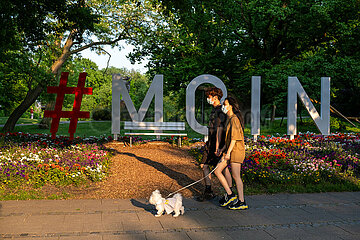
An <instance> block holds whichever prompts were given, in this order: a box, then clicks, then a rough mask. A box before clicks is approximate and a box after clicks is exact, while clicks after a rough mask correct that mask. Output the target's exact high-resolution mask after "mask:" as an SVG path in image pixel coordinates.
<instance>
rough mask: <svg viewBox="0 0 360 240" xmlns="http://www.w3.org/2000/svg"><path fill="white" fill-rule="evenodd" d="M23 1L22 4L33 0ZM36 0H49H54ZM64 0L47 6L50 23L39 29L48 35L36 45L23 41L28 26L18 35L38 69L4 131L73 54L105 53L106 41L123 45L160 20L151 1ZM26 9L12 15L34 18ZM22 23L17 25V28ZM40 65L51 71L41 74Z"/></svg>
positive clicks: (17, 17) (43, 2) (38, 40)
mask: <svg viewBox="0 0 360 240" xmlns="http://www.w3.org/2000/svg"><path fill="white" fill-rule="evenodd" d="M20 2H21V3H20V5H21V4H25V3H28V2H29V1H25V0H22V1H20ZM35 2H37V3H39V4H40V3H41V4H47V3H48V2H51V1H35ZM63 4H64V5H65V7H62V8H61V11H60V12H59V13H54V12H52V11H51V10H46V9H47V8H44V9H45V10H44V11H45V12H42V15H41V16H43V15H45V16H46V18H45V23H46V24H44V25H39V26H40V29H38V31H36V32H44V33H45V38H44V39H36V41H35V42H36V45H35V44H32V46H33V47H32V48H29V45H28V42H23V41H25V40H26V38H24V37H23V33H24V34H25V33H26V31H25V30H26V29H27V28H26V26H25V27H24V29H23V32H20V33H19V34H18V35H16V38H19V39H20V41H19V42H21V43H22V45H21V48H22V49H21V50H20V51H23V50H24V52H25V53H26V54H29V55H30V56H31V57H30V58H29V60H30V61H31V63H29V64H30V65H31V67H32V69H34V70H36V72H32V73H31V75H32V77H31V81H30V82H28V84H27V87H28V89H27V94H26V96H25V98H24V99H23V101H22V102H21V103H20V104H19V106H18V107H17V108H16V109H15V110H14V111H13V112H12V114H11V115H10V117H9V118H8V121H7V122H6V124H5V126H4V128H3V131H11V130H13V128H14V126H15V124H16V122H17V120H18V119H19V118H20V117H21V115H22V114H23V113H24V112H25V111H26V110H27V109H28V108H29V106H31V104H33V103H34V101H35V100H36V99H37V98H38V97H39V95H40V94H41V93H42V92H43V90H44V89H45V87H46V86H47V85H48V84H54V83H55V82H56V81H55V77H56V76H59V74H60V72H61V69H62V67H65V66H66V61H67V60H69V59H71V57H72V56H75V55H76V54H78V53H80V52H81V51H83V50H85V49H88V48H90V49H92V50H95V51H97V52H99V53H101V52H103V53H104V52H105V51H104V50H103V49H102V48H101V46H103V45H111V46H113V47H120V46H118V42H119V41H120V40H123V39H133V38H135V37H136V36H137V34H144V32H146V31H147V29H149V28H151V27H153V21H155V20H156V19H155V20H154V18H153V16H155V15H156V14H155V12H154V7H153V5H151V4H149V3H148V2H147V1H125V0H123V1H91V0H89V1H86V0H78V1H65V2H64V3H63ZM24 13H25V11H24V12H20V13H19V14H18V15H17V14H16V13H11V12H10V16H11V17H12V18H14V19H19V18H20V16H21V17H22V18H24V21H26V20H31V18H30V19H26V15H25V16H24V15H23V14H24ZM16 22H17V21H15V24H16ZM19 26H20V25H15V28H17V27H19ZM37 26H38V25H37ZM18 29H22V28H20V27H19V28H18ZM34 35H35V36H37V35H36V34H34ZM40 69H41V72H42V71H45V73H47V75H43V76H40V75H38V74H37V73H38V72H39V71H40ZM28 75H30V74H28ZM50 75H52V76H53V77H50ZM29 78H30V77H29Z"/></svg>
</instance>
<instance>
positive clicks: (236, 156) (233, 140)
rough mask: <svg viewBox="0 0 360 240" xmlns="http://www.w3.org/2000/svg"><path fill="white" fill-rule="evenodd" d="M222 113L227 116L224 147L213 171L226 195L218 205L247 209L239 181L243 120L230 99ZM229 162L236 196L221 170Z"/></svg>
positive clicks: (243, 145) (226, 100) (242, 160)
mask: <svg viewBox="0 0 360 240" xmlns="http://www.w3.org/2000/svg"><path fill="white" fill-rule="evenodd" d="M222 110H223V112H224V113H225V114H226V115H227V121H226V124H225V131H226V134H225V146H224V147H223V148H222V149H221V151H220V153H219V154H221V152H223V156H222V161H221V162H220V163H219V164H218V167H217V169H216V170H215V175H216V176H217V177H218V179H219V181H220V183H221V185H222V186H223V187H224V189H225V191H226V193H225V195H224V197H223V198H221V199H220V201H219V203H220V205H221V206H223V207H225V206H228V208H229V209H233V210H237V209H247V208H248V206H247V205H246V203H245V199H244V186H243V182H242V180H241V175H240V171H241V164H242V163H243V162H244V159H245V143H244V131H243V128H244V127H243V125H244V123H243V118H242V116H241V113H240V110H239V105H238V103H237V102H236V100H235V99H234V98H232V97H228V98H226V99H225V101H224V104H223V106H222ZM229 162H230V166H231V175H232V178H233V179H234V181H235V184H236V190H237V192H238V196H236V195H235V193H234V192H233V191H232V190H231V188H230V186H229V184H228V182H227V181H226V178H225V177H224V174H223V170H224V169H226V167H227V166H228V164H229Z"/></svg>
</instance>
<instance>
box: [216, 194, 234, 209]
mask: <svg viewBox="0 0 360 240" xmlns="http://www.w3.org/2000/svg"><path fill="white" fill-rule="evenodd" d="M236 199H237V196H236V195H235V194H234V193H232V194H231V195H228V194H227V193H225V195H224V196H223V197H222V198H221V199H220V200H219V203H220V206H222V207H225V206H227V205H228V204H229V203H231V202H232V201H234V200H236Z"/></svg>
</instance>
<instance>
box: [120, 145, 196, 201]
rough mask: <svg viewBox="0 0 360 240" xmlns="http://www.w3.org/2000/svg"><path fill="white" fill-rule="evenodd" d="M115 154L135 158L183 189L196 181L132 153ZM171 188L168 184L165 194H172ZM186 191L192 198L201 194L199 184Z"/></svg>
mask: <svg viewBox="0 0 360 240" xmlns="http://www.w3.org/2000/svg"><path fill="white" fill-rule="evenodd" d="M116 152H117V154H120V155H127V156H129V157H133V158H136V159H137V160H138V161H140V162H142V163H145V164H147V165H149V166H151V167H153V168H155V169H156V170H158V171H160V172H162V173H164V174H165V175H167V176H168V177H170V178H171V179H174V180H175V181H176V182H177V183H178V184H179V185H180V186H182V187H185V186H186V185H188V184H191V183H193V182H195V181H197V180H198V179H195V180H194V179H191V178H190V177H188V176H187V175H186V174H184V173H180V172H177V171H175V170H172V169H170V168H168V167H167V166H165V165H164V164H162V163H159V162H155V161H153V160H151V159H149V158H144V157H139V156H137V155H135V154H133V153H128V152H119V151H116ZM171 186H172V184H169V189H168V190H166V191H167V194H168V193H170V192H172V191H170V188H171ZM188 189H189V190H190V191H191V192H192V193H193V195H194V196H196V195H198V194H199V193H200V192H201V186H200V184H195V185H193V186H191V187H189V188H188ZM154 190H155V189H154ZM159 190H160V189H159ZM176 190H178V189H173V191H176ZM167 194H166V195H167ZM162 195H163V197H165V196H166V195H165V194H164V193H162Z"/></svg>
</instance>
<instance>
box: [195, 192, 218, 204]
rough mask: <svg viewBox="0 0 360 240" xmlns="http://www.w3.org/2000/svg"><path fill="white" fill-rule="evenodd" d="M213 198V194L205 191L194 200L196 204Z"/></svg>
mask: <svg viewBox="0 0 360 240" xmlns="http://www.w3.org/2000/svg"><path fill="white" fill-rule="evenodd" d="M213 198H214V193H213V192H212V191H206V190H205V192H204V193H203V194H201V195H200V196H198V197H196V198H195V200H196V201H198V202H203V201H205V200H211V199H213Z"/></svg>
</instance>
